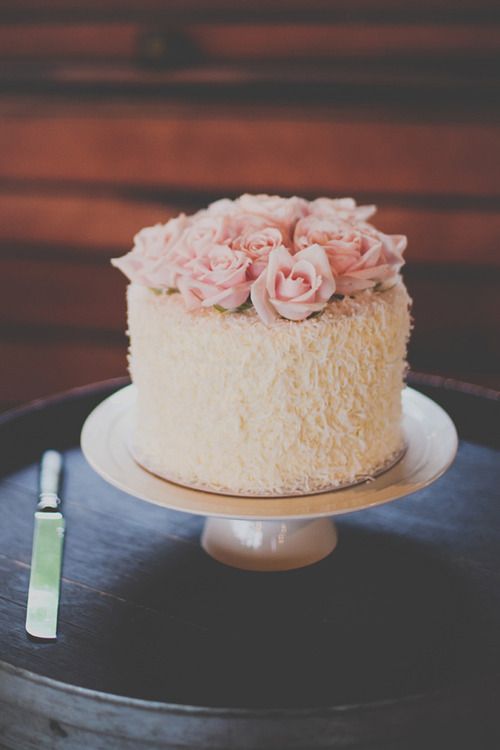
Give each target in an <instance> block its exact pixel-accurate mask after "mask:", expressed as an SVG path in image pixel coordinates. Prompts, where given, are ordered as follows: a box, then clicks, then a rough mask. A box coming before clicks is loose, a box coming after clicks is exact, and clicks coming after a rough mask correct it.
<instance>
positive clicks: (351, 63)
mask: <svg viewBox="0 0 500 750" xmlns="http://www.w3.org/2000/svg"><path fill="white" fill-rule="evenodd" d="M499 62H500V13H499V10H498V8H497V3H493V2H488V1H487V0H476V1H475V2H472V0H471V1H468V0H462V1H461V2H460V1H458V2H454V3H452V2H451V1H448V0H443V1H442V2H437V1H436V2H433V1H432V0H420V1H419V2H417V1H416V0H407V2H405V3H404V4H402V3H399V2H396V0H380V2H378V3H377V4H373V3H371V2H369V1H368V0H349V2H347V0H345V2H342V1H340V0H338V1H335V0H331V1H330V2H321V1H320V0H308V2H305V1H302V2H299V0H290V1H288V0H287V2H285V1H284V0H283V1H282V2H280V1H276V0H275V1H274V2H273V1H272V0H268V2H266V3H264V2H259V1H258V0H253V2H252V3H249V2H238V3H234V2H229V0H226V1H225V2H224V1H223V0H222V1H221V0H212V1H211V2H201V1H200V0H198V1H196V0H184V1H183V2H181V0H177V1H173V0H171V1H170V2H159V0H157V1H155V0H143V1H142V2H141V1H140V0H135V1H134V0H122V2H118V1H117V0H116V2H115V1H112V0H107V1H106V0H103V1H102V2H96V1H94V0H86V1H85V2H84V1H83V0H80V1H76V2H73V1H70V0H68V1H65V2H64V1H63V0H43V1H42V0H39V2H36V0H17V1H14V0H12V2H7V3H5V2H4V3H2V4H0V404H1V405H3V406H5V405H8V404H13V403H16V402H19V401H23V400H26V399H29V398H33V397H36V396H39V395H42V394H46V393H50V392H54V391H57V390H59V389H62V388H67V387H70V386H72V385H79V384H83V383H86V382H89V381H92V380H97V379H102V378H106V377H111V376H114V375H119V374H122V373H124V372H125V368H126V362H125V351H126V343H125V337H124V328H125V317H124V309H125V308H124V288H125V282H124V279H122V278H121V276H120V274H119V273H118V272H117V271H116V270H114V269H112V268H111V267H110V265H109V258H110V257H112V256H113V255H119V254H122V253H123V252H125V251H126V250H127V249H128V248H129V247H130V245H131V238H132V236H133V234H134V233H135V232H136V231H137V229H138V228H140V227H141V226H144V225H147V224H151V223H155V222H157V221H165V220H166V219H167V218H168V217H169V216H171V215H175V213H177V212H178V211H179V210H182V209H187V210H189V209H192V208H197V207H199V206H202V205H203V204H205V203H206V202H207V201H209V200H211V199H214V198H217V197H220V196H223V195H229V196H235V195H237V194H239V193H241V192H244V191H265V192H279V193H282V194H294V193H298V194H303V195H306V196H309V197H313V196H316V195H323V194H324V195H331V196H342V195H354V196H355V197H357V198H358V199H359V200H361V201H362V200H366V201H369V202H376V203H378V204H379V206H380V213H379V219H378V224H379V225H380V226H381V228H383V229H385V230H386V231H388V232H391V231H393V232H398V233H399V232H405V233H406V234H408V236H409V241H410V244H409V248H408V251H407V260H408V266H407V269H406V278H407V281H408V285H409V287H410V290H411V292H412V294H413V296H414V300H415V306H414V315H415V331H414V336H413V341H412V347H411V357H410V359H411V364H412V366H413V367H414V368H416V369H425V370H429V371H432V372H439V373H443V374H450V375H454V376H457V377H462V378H464V379H469V380H473V381H476V382H482V383H486V384H489V385H494V386H495V385H496V386H499V387H500V365H499V359H500V343H499V320H500V309H499V288H500V284H499V280H500V252H499V249H500V248H499V246H500V239H499V238H500V213H499V206H500V179H499V178H500V116H499V115H500V97H499V95H498V94H499V89H498V84H499V79H500V73H499V71H500V66H499Z"/></svg>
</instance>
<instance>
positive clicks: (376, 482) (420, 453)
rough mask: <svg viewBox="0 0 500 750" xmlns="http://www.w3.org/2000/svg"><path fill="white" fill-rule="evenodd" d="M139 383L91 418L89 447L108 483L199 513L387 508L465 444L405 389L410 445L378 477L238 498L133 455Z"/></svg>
mask: <svg viewBox="0 0 500 750" xmlns="http://www.w3.org/2000/svg"><path fill="white" fill-rule="evenodd" d="M133 395H134V386H133V385H128V386H125V387H124V388H122V389H120V390H119V391H117V392H116V393H114V394H112V395H111V396H109V397H108V398H106V399H105V400H104V401H102V402H101V403H100V404H99V405H98V406H97V407H96V408H95V409H94V410H93V411H92V412H91V413H90V414H89V415H88V417H87V419H86V421H85V423H84V425H83V428H82V432H81V449H82V452H83V455H84V456H85V458H86V460H87V462H88V463H89V465H90V466H91V467H92V468H93V469H94V471H96V472H97V474H99V475H100V476H101V477H102V478H103V479H104V480H105V481H106V482H108V483H109V484H111V485H113V486H115V487H117V488H118V489H120V490H122V491H123V492H126V493H127V494H129V495H132V496H133V497H136V498H137V499H140V500H143V501H146V502H150V503H153V504H156V505H160V506H162V507H164V508H167V509H169V510H175V511H180V512H185V513H191V514H194V515H202V516H212V517H220V518H235V519H238V518H239V519H247V520H266V519H268V520H271V519H285V518H287V519H306V518H321V517H328V516H333V515H339V514H344V513H351V512H355V511H357V510H364V509H367V508H372V507H375V506H377V505H381V504H383V503H386V502H390V501H391V500H396V499H398V498H401V497H404V496H405V495H408V494H412V493H414V492H417V491H418V490H420V489H423V488H424V487H427V486H428V485H429V484H431V483H432V482H434V481H436V480H437V479H439V477H440V476H442V475H443V474H444V472H445V471H446V470H447V469H448V468H449V466H450V465H451V463H452V462H453V460H454V458H455V455H456V451H457V448H458V436H457V432H456V429H455V425H454V424H453V421H452V420H451V418H450V416H449V415H448V414H447V413H446V411H445V410H444V409H443V408H442V407H441V406H439V405H438V404H437V403H436V402H435V401H433V400H432V399H430V398H429V397H428V396H425V395H424V394H422V393H420V392H419V391H416V390H414V389H413V388H410V387H406V388H405V389H404V390H403V393H402V399H403V417H404V425H403V426H404V432H405V442H406V450H405V452H404V453H403V455H402V457H401V458H400V459H399V460H398V461H396V463H394V464H393V465H392V466H391V467H390V468H388V469H387V470H386V471H384V472H383V473H381V474H379V475H378V476H377V477H376V478H375V479H373V480H369V481H365V482H361V483H357V484H353V485H350V486H349V487H341V488H337V489H334V490H329V491H326V492H319V493H315V494H306V495H291V496H286V497H283V496H280V497H276V496H275V497H251V496H242V495H241V496H236V495H235V496H231V495H226V494H221V493H215V492H214V493H211V492H207V491H204V490H200V489H194V488H188V487H186V486H183V485H179V484H174V483H173V482H169V481H168V480H166V479H162V478H160V477H158V476H156V475H154V474H152V473H151V472H149V471H147V470H146V469H144V468H143V467H141V466H140V465H139V464H138V463H137V462H136V461H135V460H134V458H133V457H132V454H131V452H130V448H129V444H128V430H127V429H124V428H126V425H127V423H128V421H129V419H130V407H131V403H132V399H133Z"/></svg>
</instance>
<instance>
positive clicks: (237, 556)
mask: <svg viewBox="0 0 500 750" xmlns="http://www.w3.org/2000/svg"><path fill="white" fill-rule="evenodd" d="M201 545H202V547H203V549H204V550H205V552H207V553H208V554H209V555H210V556H211V557H213V558H214V559H215V560H217V561H218V562H221V563H224V564H225V565H231V566H232V567H234V568H241V569H243V570H260V571H272V570H292V569H293V568H303V567H305V566H306V565H312V564H313V563H316V562H319V560H322V559H323V558H324V557H327V555H329V554H330V552H332V551H333V550H334V549H335V547H336V545H337V529H336V527H335V524H334V523H333V522H332V521H331V520H330V519H329V518H318V519H315V520H312V521H311V520H295V519H293V520H288V519H283V520H272V521H253V520H250V521H249V520H240V519H234V518H207V520H206V521H205V526H204V529H203V533H202V537H201Z"/></svg>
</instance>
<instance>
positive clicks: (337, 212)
mask: <svg viewBox="0 0 500 750" xmlns="http://www.w3.org/2000/svg"><path fill="white" fill-rule="evenodd" d="M376 211H377V207H376V206H358V205H357V204H356V201H355V200H354V198H316V200H314V201H311V202H310V204H309V212H310V213H311V214H312V215H313V216H317V217H318V218H321V219H328V218H331V219H343V220H344V221H351V222H358V221H366V220H367V219H369V218H371V217H372V216H373V214H375V213H376Z"/></svg>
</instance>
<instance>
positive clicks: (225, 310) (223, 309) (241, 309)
mask: <svg viewBox="0 0 500 750" xmlns="http://www.w3.org/2000/svg"><path fill="white" fill-rule="evenodd" d="M251 307H253V305H252V303H251V302H250V300H247V302H243V304H242V305H240V306H239V307H233V308H232V309H231V308H227V307H222V305H213V308H214V309H215V310H217V312H220V313H228V312H229V313H242V312H245V311H246V310H249V309H250V308H251Z"/></svg>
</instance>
